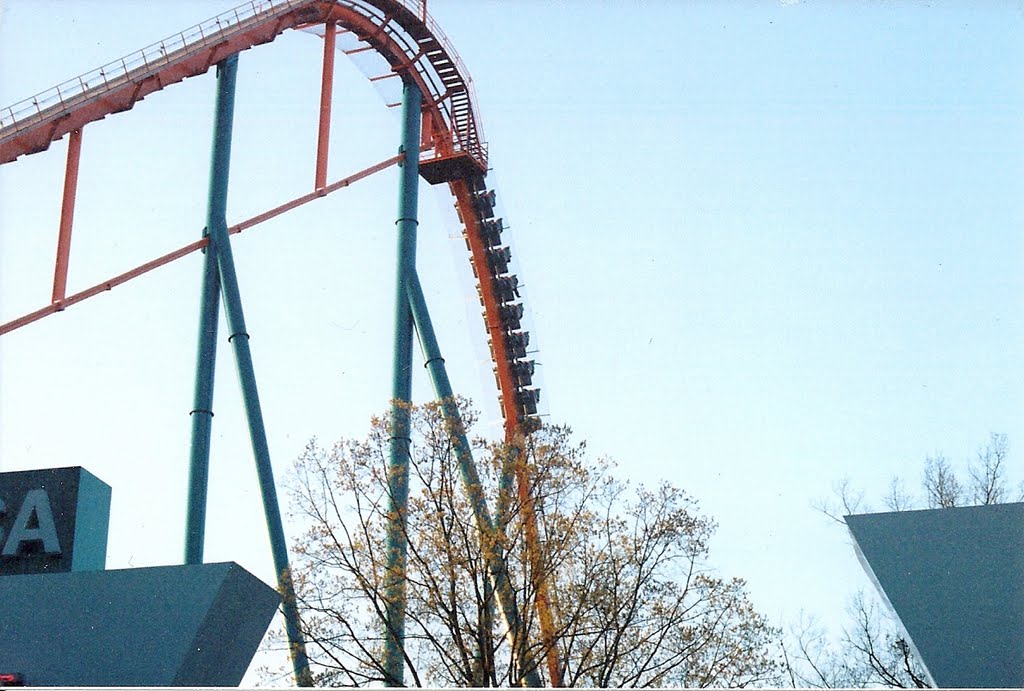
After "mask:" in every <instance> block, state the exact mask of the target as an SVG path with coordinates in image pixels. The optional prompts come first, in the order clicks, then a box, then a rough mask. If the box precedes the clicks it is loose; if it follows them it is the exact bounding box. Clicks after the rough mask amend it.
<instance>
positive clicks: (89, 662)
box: [0, 563, 280, 686]
mask: <svg viewBox="0 0 1024 691" xmlns="http://www.w3.org/2000/svg"><path fill="white" fill-rule="evenodd" d="M279 604H280V597H279V596H278V594H277V592H276V591H275V590H274V589H272V588H271V587H269V586H268V585H266V584H265V583H263V582H262V581H261V580H259V579H257V578H256V577H255V576H253V575H252V574H250V573H249V572H247V571H245V570H244V569H243V568H242V567H240V566H238V564H234V563H222V564H199V565H194V566H161V567H155V568H145V569H124V570H117V571H87V572H79V573H75V572H72V573H56V574H38V575H17V576H3V577H0V673H8V672H14V673H20V674H22V675H23V677H24V679H25V683H26V684H28V685H30V686H237V685H238V684H239V682H241V680H242V676H243V675H244V674H245V671H246V669H247V668H248V666H249V663H250V662H251V661H252V657H253V655H254V654H255V653H256V649H257V648H258V647H259V644H260V641H261V640H262V638H263V635H264V634H265V633H266V631H267V627H268V626H269V625H270V620H271V619H272V618H273V616H274V612H275V611H276V609H277V607H278V605H279Z"/></svg>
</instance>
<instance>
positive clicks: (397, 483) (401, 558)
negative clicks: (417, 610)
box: [383, 81, 423, 686]
mask: <svg viewBox="0 0 1024 691" xmlns="http://www.w3.org/2000/svg"><path fill="white" fill-rule="evenodd" d="M422 99H423V96H422V94H421V93H420V90H419V88H418V87H417V86H416V85H415V84H413V83H411V82H409V81H406V82H405V85H404V88H403V91H402V144H401V147H400V148H399V150H398V151H399V153H404V154H405V158H404V160H402V161H401V162H400V163H399V166H401V168H400V171H399V176H400V178H399V197H398V220H397V221H396V222H395V225H396V226H398V266H397V272H396V274H397V275H396V279H395V352H394V369H393V378H392V389H391V391H392V393H391V448H390V458H389V462H388V489H389V494H390V499H389V505H388V519H389V520H388V533H387V548H386V549H387V574H386V575H385V582H384V594H385V598H386V600H387V602H386V606H387V611H386V614H387V622H386V630H385V632H384V637H385V638H384V660H383V665H384V671H385V674H386V675H387V679H386V680H385V683H386V684H387V685H388V686H404V678H405V603H406V596H405V569H406V555H407V551H408V537H407V535H406V524H407V514H406V504H407V503H408V499H409V444H410V439H409V433H410V430H409V405H410V403H411V400H412V311H411V310H410V309H409V298H408V295H407V291H406V284H407V282H408V280H409V277H410V276H412V275H414V274H415V271H416V226H417V224H418V221H417V220H416V214H417V204H418V197H419V157H420V154H419V147H420V118H421V114H420V108H421V104H422Z"/></svg>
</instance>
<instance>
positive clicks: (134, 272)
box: [0, 154, 404, 336]
mask: <svg viewBox="0 0 1024 691" xmlns="http://www.w3.org/2000/svg"><path fill="white" fill-rule="evenodd" d="M403 155H404V154H399V155H397V156H392V157H391V158H389V159H387V160H385V161H381V162H380V163H377V164H375V165H372V166H370V167H369V168H365V169H363V170H361V171H359V172H358V173H355V174H353V175H350V176H348V177H347V178H342V179H341V180H337V181H335V182H332V183H331V184H330V185H327V186H326V187H324V188H323V189H322V190H319V191H317V192H310V193H309V194H304V195H302V196H301V197H296V198H295V199H293V200H291V201H289V202H285V203H284V204H281V205H280V206H275V207H274V208H273V209H270V210H269V211H264V212H263V213H261V214H259V215H257V216H253V217H252V218H250V219H248V220H245V221H242V222H241V223H239V224H237V225H233V226H231V227H230V228H228V233H229V234H231V235H235V234H237V233H241V232H242V231H243V230H248V229H249V228H252V227H253V226H256V225H259V224H260V223H263V222H264V221H269V220H270V219H272V218H275V217H276V216H280V215H281V214H283V213H285V212H286V211H291V210H292V209H295V208H297V207H300V206H302V205H303V204H308V203H309V202H311V201H313V200H315V199H319V198H320V197H323V196H325V195H328V194H330V193H331V192H336V191H338V190H340V189H342V188H344V187H348V186H349V185H351V184H352V183H353V182H356V181H358V180H362V179H363V178H366V177H369V176H371V175H373V174H374V173H378V172H380V171H382V170H384V169H385V168H390V167H391V166H393V165H395V164H396V163H398V162H399V161H400V160H402V156H403ZM209 242H210V241H209V238H203V239H202V240H196V241H195V242H193V243H190V244H188V245H185V246H184V247H179V248H178V249H176V250H174V251H173V252H169V253H167V254H165V255H163V256H161V257H157V258H156V259H153V260H152V261H148V262H146V263H145V264H142V265H140V266H137V267H135V268H134V269H131V270H130V271H126V272H124V273H122V274H118V275H117V276H114V277H113V278H109V279H107V280H106V281H103V282H102V283H97V284H96V285H94V286H92V287H91V288H86V289H85V290H83V291H81V292H79V293H75V294H74V295H71V296H69V297H66V298H61V299H60V300H57V301H56V302H52V303H50V304H49V305H47V306H46V307H43V308H41V309H38V310H36V311H34V312H30V313H28V314H26V315H23V316H21V317H18V318H17V319H13V320H11V321H9V322H7V323H5V324H0V336H3V335H4V334H6V333H10V332H11V331H14V330H16V329H20V328H21V327H23V326H28V325H29V324H31V323H32V322H36V321H39V320H40V319H42V318H43V317H48V316H50V315H51V314H55V313H57V312H60V311H61V310H63V309H64V308H65V307H70V306H71V305H74V304H76V303H79V302H81V301H82V300H87V299H89V298H91V297H95V296H96V295H99V294H100V293H104V292H106V291H108V290H111V289H113V288H115V287H116V286H119V285H121V284H122V283H127V282H128V281H130V280H132V279H133V278H138V277H139V276H141V275H143V274H145V273H149V272H150V271H152V270H153V269H157V268H159V267H161V266H163V265H164V264H170V263H171V262H173V261H175V260H177V259H181V258H182V257H184V256H187V255H189V254H192V253H193V252H196V251H198V250H201V249H202V248H204V247H206V246H207V245H208V244H209Z"/></svg>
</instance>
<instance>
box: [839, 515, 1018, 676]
mask: <svg viewBox="0 0 1024 691" xmlns="http://www.w3.org/2000/svg"><path fill="white" fill-rule="evenodd" d="M846 524H847V526H849V528H850V532H851V533H852V534H853V538H854V540H855V541H856V544H857V550H858V556H860V558H861V563H862V564H863V565H864V568H865V570H866V571H867V572H868V575H869V576H871V578H872V579H873V580H874V581H875V584H876V586H878V588H879V590H880V592H881V593H882V595H883V597H885V598H886V599H887V601H888V603H889V605H890V606H891V607H892V609H893V610H894V611H895V612H896V615H897V616H898V617H899V619H900V621H901V622H902V623H903V626H904V628H905V629H906V632H907V634H908V635H909V637H910V639H911V641H912V643H913V645H914V648H915V649H916V650H917V653H918V656H919V657H920V659H921V661H922V662H923V663H924V665H925V666H926V667H927V669H928V672H929V674H930V675H931V677H932V679H933V680H934V682H935V683H936V684H937V685H938V686H945V687H967V688H978V687H998V688H1021V687H1024V504H997V505H992V506H972V507H964V508H953V509H933V510H928V511H901V512H897V513H879V514H864V515H860V516H847V517H846Z"/></svg>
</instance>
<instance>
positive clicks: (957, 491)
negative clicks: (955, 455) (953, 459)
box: [922, 454, 964, 509]
mask: <svg viewBox="0 0 1024 691" xmlns="http://www.w3.org/2000/svg"><path fill="white" fill-rule="evenodd" d="M922 485H923V486H924V492H925V500H926V501H927V503H928V508H929V509H948V508H952V507H954V506H962V505H963V503H964V488H963V485H961V484H960V481H959V480H958V479H957V477H956V473H954V472H953V469H952V467H951V466H950V464H949V459H947V458H946V457H945V456H943V455H942V454H936V455H935V456H929V457H928V458H926V459H925V461H924V482H923V483H922Z"/></svg>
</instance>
